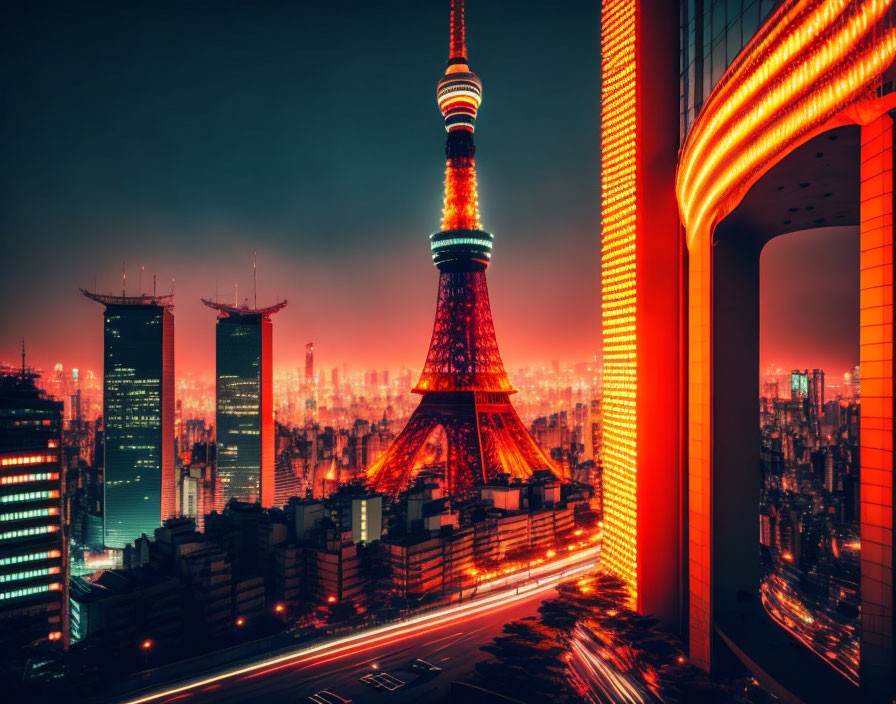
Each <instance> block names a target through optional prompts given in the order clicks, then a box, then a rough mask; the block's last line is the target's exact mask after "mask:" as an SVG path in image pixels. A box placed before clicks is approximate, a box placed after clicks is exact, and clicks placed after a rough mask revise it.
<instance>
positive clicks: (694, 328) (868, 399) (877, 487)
mask: <svg viewBox="0 0 896 704" xmlns="http://www.w3.org/2000/svg"><path fill="white" fill-rule="evenodd" d="M601 8H602V9H601V37H602V51H601V64H602V77H603V85H602V108H601V111H602V112H601V117H602V125H601V152H602V159H601V168H602V179H601V181H602V203H601V215H602V240H603V251H602V265H603V268H602V272H603V280H602V291H603V303H604V306H603V333H604V394H603V421H604V423H603V431H604V437H603V445H604V447H603V453H602V458H603V472H604V473H603V476H604V510H605V517H604V532H605V542H604V551H603V554H602V561H603V563H604V565H605V566H606V567H607V568H608V569H610V570H612V571H614V572H616V573H617V574H619V575H620V576H621V577H623V579H625V581H626V582H627V583H628V584H629V587H630V589H631V590H632V591H633V592H635V594H636V598H637V602H638V606H639V608H643V609H644V610H645V611H652V612H654V613H657V614H658V615H660V616H661V617H662V618H663V619H664V620H667V621H669V622H672V623H674V622H675V621H676V620H679V622H680V623H681V626H682V630H683V631H685V632H686V634H687V635H686V637H687V642H688V647H689V651H690V660H691V662H693V663H694V664H695V665H697V666H699V667H702V668H705V669H707V670H709V671H710V672H713V673H716V672H724V671H725V669H726V667H728V665H729V664H730V663H733V662H735V661H736V660H738V659H739V660H740V661H741V663H742V664H743V665H744V666H746V667H748V668H750V669H752V670H753V671H754V672H755V673H756V676H757V678H760V679H763V680H764V681H765V682H767V683H773V686H774V688H776V690H777V691H779V692H782V696H784V697H785V698H790V699H794V700H796V699H800V700H802V701H821V700H822V699H826V700H827V699H830V700H843V701H847V700H853V699H856V700H858V699H862V700H863V701H869V702H889V701H891V700H892V699H893V696H894V694H896V686H894V682H896V676H894V672H896V657H894V653H896V620H894V610H893V593H894V586H893V585H894V581H896V580H894V572H893V570H894V567H893V559H892V556H893V552H894V543H893V523H894V520H896V514H894V508H893V500H892V498H893V473H894V464H893V461H894V460H893V458H894V453H893V448H894V436H893V432H894V431H893V428H894V425H893V397H894V384H893V379H894V375H893V371H894V370H893V356H892V346H893V325H892V317H893V314H892V311H893V285H892V284H893V270H892V265H891V264H890V262H892V258H893V239H894V237H893V210H894V207H893V195H892V193H893V189H892V184H893V178H894V176H893V174H894V170H896V158H894V155H896V152H894V150H893V140H894V137H896V126H894V119H893V106H894V105H896V92H894V90H896V84H894V82H893V80H892V79H893V73H894V65H896V64H894V60H896V7H894V5H893V3H891V2H873V1H872V0H868V1H867V2H865V1H855V2H846V1H843V2H831V0H777V1H774V0H751V1H750V2H747V1H746V0H743V1H741V0H689V1H688V2H684V0H682V1H681V2H678V3H674V2H668V1H666V0H604V2H603V3H602V5H601ZM670 27H675V28H677V29H678V30H679V31H678V32H671V31H669V28H670ZM670 198H672V199H673V200H672V203H671V205H672V208H671V210H670V208H669V199H670ZM676 201H677V202H676ZM676 206H677V207H676ZM832 224H836V225H838V226H849V227H853V228H856V230H857V231H858V233H859V251H860V252H861V264H860V272H859V292H858V293H859V296H858V301H859V305H858V309H857V310H856V311H855V313H856V318H857V320H859V321H860V325H859V328H860V333H859V336H860V341H859V343H860V344H859V350H860V352H859V363H860V367H861V373H862V385H861V392H862V403H861V421H862V425H863V428H862V431H863V432H861V433H858V432H857V428H854V427H853V423H852V422H851V421H849V422H848V423H847V425H846V427H847V428H848V430H847V433H846V434H847V438H845V439H846V441H847V442H849V443H852V442H853V440H855V442H856V444H857V445H858V448H857V450H858V452H857V453H856V457H857V462H856V463H857V464H858V465H860V466H859V468H858V472H857V473H844V474H842V476H841V473H840V471H839V469H838V467H839V465H838V464H837V463H836V462H835V465H834V467H833V470H832V471H833V475H834V476H832V477H831V481H830V482H829V484H830V485H831V487H832V488H833V489H834V493H838V492H840V491H841V490H840V489H839V486H840V483H841V479H842V482H843V486H844V490H843V494H844V496H843V497H841V498H842V499H843V501H842V503H843V506H844V507H847V508H849V507H850V502H849V499H850V497H851V496H856V497H858V498H857V499H856V501H857V502H858V508H859V511H858V513H859V514H860V515H859V517H858V521H859V523H860V532H861V541H860V545H861V547H860V555H861V557H860V566H859V569H857V570H856V575H858V576H859V577H858V581H859V584H858V585H857V589H856V590H855V594H854V595H853V596H856V595H858V596H857V597H856V600H857V601H858V602H860V605H859V607H858V608H857V609H856V610H857V612H858V613H860V614H861V627H860V628H859V629H857V631H855V632H853V633H852V634H850V633H849V632H847V630H846V629H845V628H844V630H843V631H842V632H841V633H840V634H839V635H840V636H842V638H840V637H837V634H832V635H833V636H834V637H832V638H830V639H824V638H823V639H819V640H816V638H815V636H817V635H819V633H818V632H817V631H813V629H808V631H804V632H801V629H803V628H804V625H803V624H799V623H796V621H794V623H795V624H796V625H793V626H788V625H787V623H786V620H783V623H782V622H781V621H776V618H775V612H776V611H778V609H777V608H776V607H775V606H774V605H773V604H769V602H768V596H769V594H768V592H767V591H766V590H765V585H764V584H763V583H762V582H761V577H760V572H761V569H760V561H759V560H758V559H757V557H756V556H757V555H758V554H759V553H760V551H759V550H758V549H757V548H758V545H757V543H758V542H759V538H760V537H761V533H760V531H756V530H755V529H754V527H755V521H756V520H757V506H759V498H760V481H759V480H760V477H759V476H758V472H757V467H758V466H759V463H758V462H757V459H758V458H759V456H760V447H761V434H760V433H757V432H756V431H757V428H756V410H757V407H756V382H757V379H758V378H759V328H760V305H759V300H760V283H759V282H760V275H759V258H760V254H761V252H762V251H763V248H764V247H765V245H766V244H767V243H768V242H769V241H770V240H772V239H774V238H776V237H779V236H782V235H787V234H788V233H793V232H801V231H805V230H811V229H814V228H819V227H828V226H831V225H832ZM664 306H668V307H667V308H664ZM673 308H677V309H678V310H677V312H676V310H673ZM664 310H665V312H663V311H664ZM685 312H686V314H684V313H685ZM672 360H674V364H672ZM666 365H669V366H666ZM673 367H674V368H673ZM663 369H666V370H667V373H665V374H662V373H661V370H663ZM800 377H802V374H800ZM857 377H858V374H857V373H856V374H854V375H853V382H854V383H855V380H856V379H857ZM797 381H798V382H799V383H798V385H797V388H796V389H792V390H793V391H795V392H796V395H802V396H803V398H807V397H808V396H809V394H808V388H807V387H808V383H807V384H806V388H805V389H804V388H803V386H802V378H799V379H798V380H797ZM820 381H821V379H820V378H819V379H818V382H819V383H818V384H816V385H813V386H814V387H815V388H813V392H815V391H816V389H817V392H816V400H820V401H823V398H819V397H820V396H821V383H820ZM785 384H786V381H784V380H782V382H781V383H780V385H779V391H780V392H781V393H783V394H784V395H785V396H786V391H785V389H786V386H785ZM660 390H662V393H660ZM807 400H809V402H810V404H812V403H813V401H812V399H811V398H809V399H807ZM666 401H668V402H669V403H670V404H671V405H669V406H666V405H664V402H666ZM784 405H787V404H784ZM851 406H854V408H855V410H849V409H848V410H847V413H848V414H852V415H853V416H854V417H855V418H857V417H858V408H859V406H858V404H851ZM782 412H784V413H786V414H790V412H791V409H782ZM673 418H680V419H682V420H683V421H684V423H683V426H684V427H674V426H675V424H674V423H673V422H670V419H673ZM788 422H789V421H788ZM663 424H666V427H664V425H663ZM667 431H669V432H670V435H662V434H663V433H665V432H667ZM816 432H817V431H816ZM656 433H660V434H656ZM673 436H674V437H673ZM660 437H667V438H669V440H668V441H660V440H659V438H660ZM676 438H678V439H676ZM777 442H779V443H780V444H779V447H780V450H778V449H776V450H775V452H776V453H780V455H778V457H777V459H775V463H780V464H785V465H786V464H787V463H791V464H792V463H794V462H797V461H798V460H797V457H796V456H797V455H800V454H802V455H804V456H805V455H806V454H807V453H808V449H807V448H806V447H805V446H804V443H803V439H802V434H801V435H800V436H799V437H787V438H777ZM676 460H677V462H676ZM670 462H671V463H674V464H677V467H678V472H673V471H669V470H668V468H669V466H670ZM856 484H858V485H860V486H855V485H856ZM847 486H848V487H851V488H850V489H849V490H848V491H847V490H846V487H847ZM853 488H855V489H856V491H853ZM851 513H855V512H854V511H853V509H852V508H849V510H847V511H845V512H844V515H850V514H851ZM801 525H802V524H801V522H800V520H799V516H798V515H797V516H789V517H788V518H787V520H786V521H784V520H782V522H780V523H777V524H776V525H775V526H772V525H771V524H769V526H768V530H765V531H763V532H764V533H765V536H764V537H765V538H766V539H767V540H768V542H769V544H771V543H777V544H776V545H770V547H773V548H774V549H775V550H776V551H779V552H780V554H781V555H782V559H783V560H784V561H785V562H789V563H791V564H792V565H793V569H794V570H796V569H797V568H799V567H800V566H801V565H803V564H805V563H806V559H807V558H806V556H805V555H800V552H801V551H803V550H804V549H808V548H811V549H812V550H813V551H814V550H817V549H818V548H819V541H818V540H817V538H818V535H817V534H815V533H812V534H809V533H807V534H806V535H805V536H801V534H800V528H801ZM760 528H762V527H761V526H760ZM775 530H777V531H778V536H779V538H778V539H777V540H775V539H774V531H775ZM769 533H772V535H769ZM785 553H786V554H787V556H786V557H784V554H785ZM810 557H811V556H810ZM670 597H671V598H670ZM838 618H839V617H836V618H834V619H833V622H835V623H840V621H838ZM791 620H792V619H791ZM797 620H799V619H797ZM804 623H805V622H804ZM846 642H854V643H858V646H857V647H856V648H855V649H848V648H845V647H844V645H843V644H844V643H846ZM819 643H822V644H823V645H820V644H819ZM831 646H833V647H831ZM784 653H786V656H784V657H782V654H784ZM856 686H858V691H857V689H856Z"/></svg>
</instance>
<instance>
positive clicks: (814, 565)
mask: <svg viewBox="0 0 896 704" xmlns="http://www.w3.org/2000/svg"><path fill="white" fill-rule="evenodd" d="M824 376H825V375H824V371H823V370H820V369H813V370H812V372H811V373H810V372H808V371H804V372H800V371H798V370H794V371H793V372H792V373H791V374H790V383H789V385H788V391H787V393H785V394H783V395H782V396H778V394H769V395H763V396H762V397H760V399H759V424H760V429H761V431H762V454H761V467H762V475H761V488H760V504H759V545H760V550H761V557H762V585H761V587H760V589H761V599H762V602H763V606H764V607H765V608H766V611H767V612H768V613H769V614H770V615H771V616H772V618H774V619H775V621H776V622H777V623H779V624H780V625H781V626H782V627H784V628H786V629H788V630H790V631H791V632H792V633H794V635H795V636H796V637H797V638H799V639H800V640H801V642H803V643H804V644H806V645H807V647H810V648H812V650H814V651H815V652H816V653H817V654H818V655H819V656H820V657H823V658H827V659H828V660H829V661H830V662H831V666H832V667H834V668H835V669H837V670H838V671H840V672H842V673H843V674H844V675H845V676H846V677H848V678H849V679H850V680H851V681H853V682H855V683H856V684H858V682H859V634H860V629H861V620H860V613H861V589H860V582H861V578H860V577H861V574H860V569H861V565H860V560H859V556H860V548H861V535H860V524H859V512H860V507H859V500H860V496H859V486H860V476H859V426H860V422H859V415H860V408H861V406H860V403H859V401H860V400H859V398H856V397H854V396H853V395H852V388H851V386H849V387H846V388H847V389H848V393H847V394H846V395H843V394H841V393H838V394H836V396H833V395H832V396H831V398H830V399H829V400H827V401H825V391H824ZM763 386H764V387H765V389H766V390H769V391H771V390H776V389H778V388H781V387H779V385H778V383H777V379H775V378H774V377H772V378H770V379H769V378H767V379H766V381H765V382H764V384H763ZM830 654H833V655H835V656H836V657H832V655H830Z"/></svg>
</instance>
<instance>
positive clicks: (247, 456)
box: [202, 299, 286, 511]
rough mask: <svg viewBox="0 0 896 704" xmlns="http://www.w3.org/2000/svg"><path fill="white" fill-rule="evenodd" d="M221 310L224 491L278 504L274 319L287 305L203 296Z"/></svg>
mask: <svg viewBox="0 0 896 704" xmlns="http://www.w3.org/2000/svg"><path fill="white" fill-rule="evenodd" d="M202 301H203V303H205V305H207V306H209V307H210V308H213V309H215V310H216V311H218V323H217V325H216V326H215V350H216V384H215V394H216V403H215V407H216V414H215V417H216V426H217V431H216V432H217V460H218V475H217V476H218V480H219V481H220V491H218V492H217V493H216V496H215V503H216V509H217V510H219V511H221V510H223V508H224V506H225V505H226V504H227V502H228V501H230V500H231V499H237V500H238V501H245V502H250V503H254V502H256V501H257V502H260V503H261V505H262V506H264V507H266V508H270V507H271V506H273V505H274V401H273V393H274V391H273V388H274V387H273V357H272V354H273V351H272V350H273V348H272V336H273V324H272V323H271V316H272V315H273V314H274V313H276V312H277V311H279V310H282V309H283V307H284V306H286V301H280V302H279V303H276V304H275V305H273V306H269V307H267V308H249V307H248V304H246V305H244V306H242V307H237V306H229V305H225V304H223V303H217V302H215V301H210V300H206V299H202Z"/></svg>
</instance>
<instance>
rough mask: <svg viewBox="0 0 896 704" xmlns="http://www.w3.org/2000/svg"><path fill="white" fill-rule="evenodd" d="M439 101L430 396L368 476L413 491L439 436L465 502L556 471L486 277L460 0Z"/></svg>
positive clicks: (424, 385) (388, 488)
mask: <svg viewBox="0 0 896 704" xmlns="http://www.w3.org/2000/svg"><path fill="white" fill-rule="evenodd" d="M436 97H437V100H438V105H439V109H440V110H441V112H442V116H443V118H444V121H445V130H446V131H447V133H448V136H447V139H446V142H445V156H446V159H447V160H446V167H445V199H444V206H443V210H442V228H441V230H440V231H439V232H436V233H435V234H433V235H431V236H430V248H431V251H432V259H433V262H434V263H435V265H436V267H437V268H438V269H439V291H438V299H437V303H436V317H435V324H434V326H433V332H432V340H431V342H430V346H429V353H428V355H427V357H426V363H425V365H424V368H423V373H422V375H421V376H420V380H419V381H418V382H417V385H416V386H415V387H414V389H413V391H414V392H415V393H419V394H421V395H422V396H423V398H422V399H421V401H420V405H419V406H418V407H417V409H416V410H415V411H414V413H413V414H412V415H411V417H410V419H409V420H408V423H407V425H406V426H405V428H404V430H402V432H401V434H400V435H399V436H398V437H397V438H396V440H395V442H394V444H393V445H392V446H391V447H390V448H389V450H387V451H386V452H385V453H384V454H383V455H382V456H381V457H380V458H379V459H378V460H377V461H376V462H375V463H374V464H373V465H372V466H371V467H370V469H369V470H368V482H369V484H370V486H371V488H372V489H374V490H376V491H383V492H387V493H393V494H394V493H397V492H399V491H401V490H403V489H404V488H406V487H407V485H408V483H409V482H410V480H411V479H412V477H413V475H414V473H415V472H416V470H417V469H418V456H419V455H420V454H421V450H422V449H423V447H424V446H425V445H426V442H427V440H428V439H429V438H430V436H432V435H433V434H434V433H436V432H437V431H438V430H439V429H440V428H441V429H442V430H443V431H444V433H445V437H446V440H447V445H448V448H447V449H448V451H447V454H446V462H445V469H444V479H445V489H446V491H447V492H448V493H449V494H451V495H454V496H463V495H465V494H468V493H470V492H471V491H473V490H474V489H475V488H476V487H477V486H479V485H481V484H484V483H487V482H489V481H491V480H492V479H493V478H494V477H496V476H497V475H498V474H503V473H506V474H510V475H511V476H513V477H518V478H526V477H529V476H531V475H532V473H533V472H535V471H538V470H550V471H553V472H555V473H558V472H557V470H556V468H555V467H554V466H553V464H552V462H551V461H550V460H549V459H548V458H547V456H546V455H545V454H544V452H542V450H541V448H539V447H538V444H537V443H536V442H535V441H534V440H533V439H532V437H531V436H530V435H529V433H528V432H527V430H526V428H525V426H524V425H523V424H522V421H521V420H520V418H519V416H518V415H517V413H516V411H515V410H514V408H513V406H511V405H510V400H509V397H510V394H512V393H514V389H513V387H512V386H511V384H510V379H509V378H508V377H507V372H506V371H505V370H504V364H503V362H502V361H501V355H500V353H499V351H498V343H497V340H496V337H495V328H494V323H493V322H492V313H491V306H490V304H489V298H488V284H487V282H486V278H485V270H486V268H487V267H488V265H489V263H490V261H491V252H492V242H493V238H492V235H491V234H489V233H488V232H486V231H485V230H484V229H482V225H481V223H480V220H479V198H478V194H477V188H476V164H475V155H476V146H475V143H474V141H473V131H474V129H475V125H476V115H477V112H478V109H479V105H480V103H481V102H482V82H481V81H480V80H479V77H478V76H477V75H476V74H475V73H473V72H472V71H471V70H470V67H469V65H468V63H467V47H466V40H465V23H464V2H463V0H452V2H451V40H450V51H449V58H448V65H447V67H446V68H445V73H444V74H443V76H442V78H441V79H440V80H439V83H438V86H437V89H436Z"/></svg>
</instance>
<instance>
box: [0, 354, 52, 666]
mask: <svg viewBox="0 0 896 704" xmlns="http://www.w3.org/2000/svg"><path fill="white" fill-rule="evenodd" d="M35 379H36V375H35V374H33V373H31V372H30V371H28V370H26V369H25V368H24V364H23V368H22V370H21V371H12V370H8V369H4V370H0V633H3V636H2V638H0V642H2V645H3V648H2V653H3V663H2V665H0V671H4V670H5V669H6V667H7V666H9V665H10V663H9V662H7V660H8V659H18V658H19V657H20V656H21V655H22V653H21V648H22V647H24V646H26V645H30V644H33V643H36V642H46V641H55V642H58V643H59V644H60V645H63V646H64V645H65V644H67V643H68V553H67V551H66V541H65V537H64V536H65V531H64V516H63V513H64V511H63V501H62V487H63V482H62V476H61V475H62V459H61V456H60V454H61V449H60V448H61V442H62V408H63V404H62V402H61V401H53V400H51V399H50V398H48V397H47V396H46V395H45V394H44V393H43V392H42V391H40V390H39V389H38V388H37V387H36V386H35Z"/></svg>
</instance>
